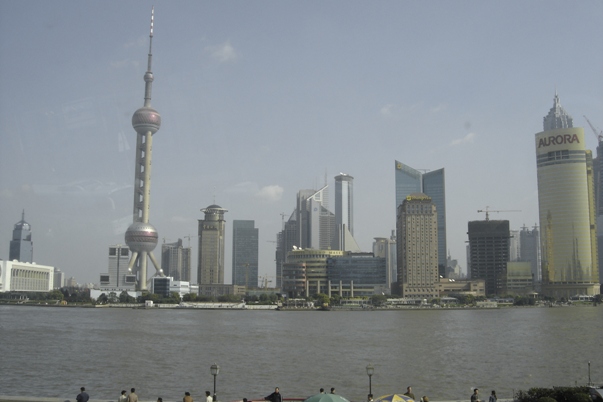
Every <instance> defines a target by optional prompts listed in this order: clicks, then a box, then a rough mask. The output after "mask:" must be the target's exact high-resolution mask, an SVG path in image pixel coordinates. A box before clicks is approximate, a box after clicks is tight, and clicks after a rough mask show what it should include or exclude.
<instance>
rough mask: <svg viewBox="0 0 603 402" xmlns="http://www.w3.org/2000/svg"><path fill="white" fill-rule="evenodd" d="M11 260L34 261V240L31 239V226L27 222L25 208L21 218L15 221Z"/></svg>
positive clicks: (11, 243)
mask: <svg viewBox="0 0 603 402" xmlns="http://www.w3.org/2000/svg"><path fill="white" fill-rule="evenodd" d="M8 260H9V261H13V260H17V261H19V262H33V242H32V241H31V226H30V224H29V223H27V222H25V210H23V212H22V213H21V220H20V221H19V222H17V223H15V227H14V229H13V239H12V240H11V241H10V252H9V257H8Z"/></svg>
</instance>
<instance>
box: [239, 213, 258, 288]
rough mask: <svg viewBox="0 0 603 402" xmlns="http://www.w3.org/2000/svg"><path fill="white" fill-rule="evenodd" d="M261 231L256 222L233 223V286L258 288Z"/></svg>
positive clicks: (240, 221) (241, 221) (242, 221)
mask: <svg viewBox="0 0 603 402" xmlns="http://www.w3.org/2000/svg"><path fill="white" fill-rule="evenodd" d="M258 239H259V229H258V228H256V227H255V221H249V220H234V221H232V284H233V285H239V286H246V287H247V288H248V289H250V288H256V287H257V286H258V241H259V240H258Z"/></svg>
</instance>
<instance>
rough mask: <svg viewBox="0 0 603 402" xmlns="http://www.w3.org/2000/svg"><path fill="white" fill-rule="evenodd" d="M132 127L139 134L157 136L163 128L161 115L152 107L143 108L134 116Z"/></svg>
mask: <svg viewBox="0 0 603 402" xmlns="http://www.w3.org/2000/svg"><path fill="white" fill-rule="evenodd" d="M132 127H134V130H136V132H137V133H139V134H144V133H147V132H148V131H150V132H151V134H155V133H156V132H157V130H159V127H161V115H160V114H159V112H158V111H157V110H155V109H153V108H152V107H148V106H143V107H141V108H140V109H138V110H137V111H135V112H134V115H133V116H132Z"/></svg>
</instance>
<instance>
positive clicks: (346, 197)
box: [335, 173, 354, 236]
mask: <svg viewBox="0 0 603 402" xmlns="http://www.w3.org/2000/svg"><path fill="white" fill-rule="evenodd" d="M335 223H336V224H337V226H339V225H346V227H347V229H348V231H349V232H350V234H351V235H352V236H353V235H354V178H353V177H352V176H350V175H349V174H345V173H340V174H339V175H338V176H335Z"/></svg>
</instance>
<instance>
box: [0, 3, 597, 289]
mask: <svg viewBox="0 0 603 402" xmlns="http://www.w3.org/2000/svg"><path fill="white" fill-rule="evenodd" d="M152 4H153V3H151V2H147V1H140V2H132V3H122V2H117V1H108V2H104V3H103V4H95V3H78V2H74V1H63V0H59V1H57V2H52V3H50V4H47V3H45V2H34V3H30V2H26V3H22V2H11V1H8V2H2V3H1V4H0V22H1V23H0V34H1V35H0V46H1V48H2V51H3V57H2V58H1V60H0V72H1V73H2V74H0V88H1V89H2V91H0V144H1V146H0V203H2V206H3V208H2V210H1V211H0V227H2V228H4V229H3V230H1V231H0V233H1V235H0V244H4V245H5V246H4V248H3V249H1V252H0V258H3V259H7V258H8V244H9V242H10V237H11V228H12V227H13V225H14V223H15V221H16V220H15V217H18V216H19V214H20V213H21V211H22V210H23V209H25V210H26V211H27V221H28V223H30V224H31V225H32V227H33V228H34V229H35V234H34V237H35V248H36V253H35V258H34V261H35V262H37V263H38V264H45V265H51V266H56V267H57V268H60V269H61V271H62V272H64V273H65V274H66V276H67V277H72V276H74V277H76V278H77V279H78V281H79V282H80V283H87V282H97V281H98V276H99V273H101V272H105V271H106V264H107V260H106V250H107V247H108V246H109V245H117V244H120V243H122V244H123V243H124V241H123V238H124V237H123V236H124V232H125V230H126V229H127V227H128V225H129V224H131V223H132V216H131V212H132V204H131V203H132V190H133V189H132V184H133V179H134V177H133V176H132V162H133V161H134V160H135V147H136V144H135V141H136V140H135V138H136V133H135V132H133V130H132V128H131V116H132V113H133V112H134V111H135V110H136V109H137V108H138V107H139V105H140V102H141V101H142V94H141V88H140V81H139V80H140V78H141V77H142V76H144V73H145V70H146V68H145V67H146V66H145V64H146V63H144V60H145V56H146V53H147V49H148V12H149V10H150V9H151V6H152ZM602 14H603V5H602V4H601V3H600V2H589V1H587V2H581V3H579V4H572V5H568V4H567V3H565V2H561V1H551V2H547V6H546V7H541V5H540V4H539V3H528V4H525V3H524V2H520V1H511V2H508V3H505V4H498V3H490V2H487V3H475V2H469V1H466V2H465V1H459V2H454V4H448V3H416V4H415V3H411V2H394V1H386V2H382V3H380V4H378V5H374V4H369V3H363V2H354V3H353V4H349V3H343V2H338V1H332V2H325V3H320V4H318V3H313V4H304V3H279V2H271V1H266V2H259V3H250V4H245V3H237V4H232V3H231V4H228V3H194V2H183V3H181V4H180V5H179V6H178V7H175V6H173V5H172V4H171V3H168V2H162V1H159V2H156V3H155V20H156V35H155V38H154V41H153V54H154V56H156V57H155V59H154V60H153V61H154V63H153V72H154V74H155V75H156V77H157V80H156V81H155V82H154V84H153V90H154V94H153V106H154V107H156V108H157V110H161V114H162V117H163V121H162V126H161V133H160V135H159V136H157V138H155V139H154V141H153V151H154V152H153V197H152V198H153V200H152V208H151V212H150V217H149V221H150V222H153V224H154V225H155V226H156V227H157V230H158V232H159V238H160V239H164V238H165V239H166V240H165V241H167V242H173V241H176V240H177V239H179V238H186V237H187V235H188V236H190V235H194V234H196V224H197V219H198V218H199V209H200V208H203V207H204V206H206V205H210V204H211V203H212V200H214V199H215V202H216V203H218V204H219V205H222V206H224V207H225V208H227V209H228V210H229V211H230V213H229V216H228V219H227V225H229V224H230V222H232V221H233V220H235V219H253V220H255V221H256V227H258V228H259V229H260V238H259V249H260V250H259V253H260V255H259V275H260V276H263V275H274V250H275V249H274V243H272V242H273V241H274V240H275V236H276V233H278V232H279V231H280V230H281V229H282V218H281V215H280V214H281V213H285V214H288V213H290V212H291V206H292V205H294V203H295V197H296V194H297V192H298V191H299V190H300V189H307V188H320V185H321V184H322V183H323V177H324V175H326V176H327V177H329V178H330V180H329V185H330V186H331V183H332V177H333V176H335V174H336V173H337V172H346V173H349V174H350V175H352V176H353V177H354V238H355V239H356V241H357V242H358V244H359V245H360V248H361V249H362V250H363V251H370V250H371V245H372V242H373V238H375V237H389V235H390V233H391V230H393V229H394V228H395V220H394V214H393V213H392V212H393V208H392V206H394V199H395V194H394V189H393V187H394V175H393V172H392V170H391V161H392V160H401V161H403V162H404V163H405V164H408V165H409V166H413V167H415V168H417V169H424V168H430V167H438V168H439V167H443V168H445V169H446V212H447V216H446V224H447V243H448V247H447V248H448V250H450V254H451V256H452V258H454V259H457V260H459V263H460V265H461V266H462V267H463V269H464V270H466V267H467V265H466V260H465V242H466V241H467V235H466V231H467V222H469V221H473V220H476V219H482V218H483V215H480V214H478V213H477V210H483V209H484V208H486V207H488V206H489V207H490V208H491V209H492V210H520V211H521V212H518V213H513V214H506V213H497V215H496V216H493V219H508V220H509V221H510V227H511V228H512V229H515V230H516V229H519V228H520V227H522V226H524V225H525V226H528V227H533V226H534V224H535V223H538V225H539V218H538V201H537V199H538V197H537V185H536V159H535V155H534V133H536V132H539V131H541V124H542V120H541V118H542V112H543V110H546V108H548V107H549V105H550V103H551V99H552V98H553V96H554V94H555V92H556V90H557V91H558V93H559V94H560V95H561V97H562V99H563V104H564V107H566V108H567V109H568V110H571V112H572V114H573V116H574V126H575V127H584V136H585V137H584V138H585V142H586V144H585V147H586V148H587V149H590V150H595V148H596V145H597V139H596V137H595V136H594V135H593V134H592V132H591V130H590V129H589V127H588V125H587V123H586V121H585V120H584V119H583V115H585V116H587V117H588V118H589V119H590V120H591V121H592V122H593V124H594V125H595V126H599V127H601V126H603V117H601V116H602V113H601V110H603V95H602V94H601V91H600V88H601V87H603V76H602V74H601V73H600V69H601V65H603V55H601V54H599V53H600V52H596V51H595V49H597V48H598V44H599V43H600V38H601V37H602V35H601V34H602V33H603V27H601V26H600V24H599V20H600V18H599V17H600V16H601V15H602ZM107 21H111V22H110V23H107ZM567 21H579V22H580V23H579V24H577V25H574V26H572V29H566V28H565V27H566V26H567ZM99 32H102V35H99V34H98V33H99ZM560 47H562V48H564V49H571V54H572V57H565V58H561V59H555V60H554V63H553V56H552V55H554V54H557V53H558V50H559V48H560ZM40 60H43V61H44V63H43V68H42V69H40V67H39V65H40ZM578 72H579V74H578ZM214 197H215V198H214ZM329 208H332V205H330V206H329ZM66 244H69V245H70V252H69V253H68V252H66V250H65V249H64V247H65V245H66ZM231 244H232V233H231V231H230V230H227V231H226V239H225V245H226V250H225V259H226V261H225V266H231V262H230V259H231V255H232V254H231ZM197 252H198V250H196V246H195V245H194V246H193V261H192V263H193V264H196V263H197V261H195V260H196V255H197ZM225 276H226V277H225V282H227V283H230V281H231V275H230V272H228V270H227V273H226V275H225Z"/></svg>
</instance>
